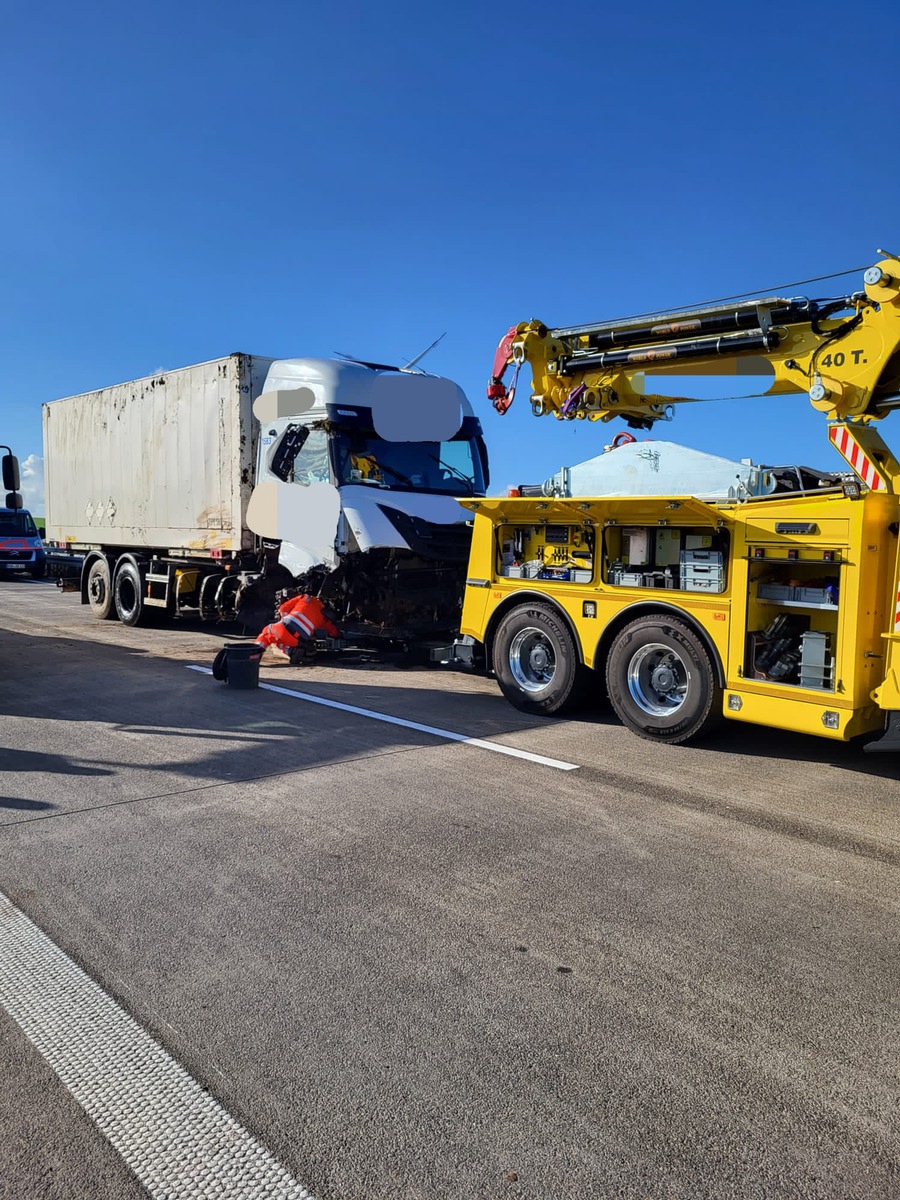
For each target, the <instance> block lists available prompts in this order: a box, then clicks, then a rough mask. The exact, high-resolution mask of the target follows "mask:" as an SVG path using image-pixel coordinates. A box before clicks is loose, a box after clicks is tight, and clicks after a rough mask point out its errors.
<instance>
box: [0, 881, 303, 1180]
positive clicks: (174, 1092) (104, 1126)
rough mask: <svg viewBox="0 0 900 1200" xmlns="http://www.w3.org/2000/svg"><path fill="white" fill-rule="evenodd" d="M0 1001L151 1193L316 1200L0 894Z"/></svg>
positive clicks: (110, 998)
mask: <svg viewBox="0 0 900 1200" xmlns="http://www.w3.org/2000/svg"><path fill="white" fill-rule="evenodd" d="M0 1007H2V1008H4V1009H5V1010H6V1012H7V1013H8V1014H9V1016H10V1017H11V1018H12V1019H13V1021H15V1023H16V1024H17V1025H18V1026H19V1028H20V1029H21V1030H22V1032H23V1033H24V1034H25V1036H26V1037H27V1038H28V1040H29V1041H30V1042H31V1044H32V1045H33V1046H34V1047H35V1049H36V1050H37V1051H38V1053H39V1054H40V1055H41V1056H42V1057H43V1059H44V1061H45V1062H46V1063H47V1064H48V1065H49V1066H50V1067H51V1069H52V1070H53V1071H55V1073H56V1074H57V1075H58V1077H59V1079H60V1080H61V1081H62V1083H63V1085H64V1086H65V1087H66V1088H67V1089H68V1091H69V1092H70V1093H71V1095H72V1096H73V1097H74V1098H75V1100H77V1101H78V1103H79V1104H80V1105H81V1107H82V1108H83V1109H84V1111H85V1112H86V1113H87V1115H88V1116H89V1117H90V1118H91V1120H92V1121H93V1122H94V1124H95V1125H96V1126H97V1128H98V1129H99V1130H100V1132H101V1133H102V1134H103V1135H104V1136H105V1137H106V1138H107V1140H108V1141H109V1142H110V1143H111V1144H112V1146H113V1147H114V1148H115V1149H116V1150H117V1151H118V1152H119V1154H121V1156H122V1158H123V1159H124V1160H125V1162H126V1163H127V1165H128V1166H129V1167H130V1168H131V1170H132V1171H133V1173H134V1174H135V1175H136V1176H137V1178H138V1180H139V1181H140V1183H141V1184H142V1185H143V1186H144V1188H145V1189H146V1191H147V1192H148V1193H149V1195H150V1196H152V1197H153V1198H154V1200H201V1198H202V1197H209V1196H216V1197H221V1198H222V1200H275V1198H276V1197H277V1198H278V1200H312V1197H311V1196H310V1193H309V1192H308V1191H306V1189H305V1188H303V1187H302V1186H301V1185H300V1184H299V1183H298V1182H297V1180H296V1179H294V1177H293V1176H292V1175H291V1174H290V1173H289V1172H288V1171H287V1170H286V1169H285V1168H284V1167H283V1166H282V1165H281V1164H280V1163H279V1162H277V1161H276V1159H275V1158H273V1157H272V1155H271V1154H270V1153H269V1151H268V1150H266V1148H265V1147H264V1146H263V1145H261V1143H260V1142H258V1141H257V1140H256V1139H255V1138H254V1137H253V1136H252V1135H251V1134H250V1133H248V1132H247V1130H246V1129H244V1128H243V1126H242V1125H240V1124H239V1123H238V1122H237V1121H236V1120H235V1119H234V1118H233V1117H231V1116H230V1115H229V1114H228V1113H227V1112H226V1110H225V1109H224V1108H222V1106H221V1105H220V1104H219V1103H218V1102H217V1101H216V1100H214V1099H213V1098H212V1096H210V1095H209V1093H208V1092H206V1091H204V1089H203V1088H202V1087H201V1086H200V1084H199V1083H197V1081H196V1080H195V1079H193V1078H192V1077H191V1076H190V1075H189V1074H188V1073H187V1071H185V1069H184V1068H183V1067H182V1066H180V1065H179V1064H178V1063H177V1062H176V1061H175V1059H174V1058H172V1057H171V1055H170V1054H169V1053H168V1052H167V1051H166V1050H164V1049H163V1048H162V1046H160V1045H159V1044H158V1043H157V1042H156V1041H154V1039H153V1038H152V1037H151V1036H150V1034H149V1033H147V1031H146V1030H144V1029H142V1028H141V1026H140V1025H138V1023H137V1022H136V1021H135V1020H134V1019H133V1018H132V1017H130V1016H129V1015H128V1013H126V1012H125V1010H124V1009H123V1008H121V1007H120V1006H119V1005H118V1004H117V1003H116V1001H115V1000H113V998H112V997H111V996H108V995H107V994H106V992H104V991H103V989H102V988H101V987H100V986H99V984H97V983H95V982H94V981H93V980H92V979H91V978H90V976H88V975H87V974H85V972H84V971H83V970H82V969H81V967H79V966H78V965H77V964H76V963H75V962H73V961H72V959H70V958H69V957H68V955H67V954H66V953H65V952H64V951H63V950H61V949H60V948H59V946H57V945H56V944H55V943H54V942H53V941H51V939H50V938H49V937H48V936H47V935H46V934H45V933H43V932H42V931H41V930H40V929H38V927H37V926H36V925H35V924H34V922H33V921H31V920H29V918H28V917H26V916H25V914H24V913H23V912H21V911H20V910H19V909H18V908H16V906H15V905H14V904H13V903H12V901H11V900H9V899H8V898H7V897H6V896H4V895H3V894H2V893H0Z"/></svg>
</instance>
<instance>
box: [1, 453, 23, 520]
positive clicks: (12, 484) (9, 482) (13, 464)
mask: <svg viewBox="0 0 900 1200" xmlns="http://www.w3.org/2000/svg"><path fill="white" fill-rule="evenodd" d="M2 461H3V486H4V487H5V488H6V489H7V491H10V492H17V491H18V490H19V488H20V486H21V484H20V481H19V460H18V459H17V458H16V456H15V455H14V454H4V455H3V460H2ZM6 507H7V508H17V507H19V506H18V505H12V504H7V506H6Z"/></svg>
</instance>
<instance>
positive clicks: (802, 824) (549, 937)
mask: <svg viewBox="0 0 900 1200" xmlns="http://www.w3.org/2000/svg"><path fill="white" fill-rule="evenodd" d="M228 636H233V634H232V631H228V630H222V629H218V630H217V629H213V631H212V632H208V631H207V630H205V629H202V628H200V627H199V626H198V627H196V628H185V627H177V626H176V627H172V628H169V629H161V628H156V629H153V628H151V629H127V628H125V627H123V626H121V625H119V624H117V623H115V622H98V621H96V620H94V619H93V618H92V617H91V616H90V615H89V613H88V610H87V609H86V608H83V607H82V606H81V605H80V604H79V602H78V598H77V596H72V595H63V594H62V593H60V592H58V591H57V590H56V589H55V588H54V586H53V585H52V583H36V582H32V581H30V580H22V581H17V580H5V581H2V582H0V688H2V693H0V694H2V713H3V717H2V730H3V734H2V737H0V893H2V897H3V899H2V902H0V1063H2V1067H3V1072H2V1078H3V1085H2V1087H0V1137H2V1151H0V1154H2V1164H3V1165H2V1168H0V1196H3V1197H14V1198H15V1200H31V1198H32V1197H34V1198H38V1197H40V1198H41V1200H44V1198H48V1200H49V1198H53V1200H55V1198H63V1197H65V1198H73V1200H75V1198H77V1200H85V1198H93V1197H97V1198H100V1200H107V1198H110V1200H130V1198H131V1197H137V1196H143V1195H147V1194H148V1193H149V1194H151V1195H154V1196H168V1197H170V1198H171V1200H174V1198H175V1197H178V1198H181V1197H185V1198H188V1197H191V1198H192V1197H195V1196H197V1197H199V1196H213V1195H218V1196H227V1197H235V1198H236V1200H250V1198H252V1197H255V1196H260V1197H265V1196H286V1197H289V1196H301V1195H303V1194H304V1190H306V1191H308V1193H309V1194H311V1195H312V1196H313V1197H316V1200H357V1198H359V1200H362V1198H366V1200H381V1198H398V1200H419V1198H423V1200H424V1198H429V1200H431V1198H435V1200H455V1198H457V1197H459V1198H466V1200H472V1198H476V1200H480V1198H484V1200H495V1198H497V1200H500V1198H504V1200H506V1198H508V1200H518V1198H523V1197H527V1198H529V1200H532V1198H533V1200H547V1198H548V1197H552V1198H554V1200H562V1198H568V1197H578V1198H582V1197H640V1196H649V1197H686V1198H687V1197H690V1198H691V1200H695V1198H697V1197H714V1198H719V1197H732V1196H733V1197H770V1196H772V1197H781V1196H784V1197H829V1198H831V1197H896V1196H897V1195H900V1163H898V1158H900V1112H898V1101H900V1083H898V1074H897V1071H898V1062H900V1037H898V1028H900V1015H898V1014H900V1005H898V994H900V989H898V979H900V972H898V901H900V886H898V865H900V837H898V811H900V784H898V781H897V773H898V768H900V763H897V762H896V761H895V759H894V758H892V757H890V756H874V755H873V756H865V755H863V754H862V753H861V751H860V750H859V749H858V748H856V747H847V746H841V745H834V744H831V743H828V742H825V741H823V740H819V739H812V738H809V739H807V738H801V737H795V736H791V735H782V734H778V733H773V732H771V731H767V730H762V729H759V730H756V729H752V728H750V727H748V726H739V725H735V726H731V727H727V728H726V730H725V732H724V733H723V734H721V735H720V736H719V737H718V738H717V739H716V740H715V741H712V742H709V743H706V744H705V745H703V746H702V747H693V748H690V747H689V748H681V747H665V746H654V745H650V744H648V743H645V742H642V741H640V740H638V739H637V738H635V737H633V736H632V735H631V734H629V733H627V732H626V731H625V730H624V729H622V728H621V727H620V726H619V725H618V724H617V723H616V722H615V721H614V719H613V718H612V717H611V716H610V715H609V713H608V712H607V711H605V710H604V709H603V708H602V707H601V708H599V709H597V710H596V711H591V712H588V713H586V714H584V715H583V716H579V717H578V718H577V719H572V720H565V721H542V720H539V719H532V718H528V717H524V716H522V715H521V714H519V713H518V712H516V711H515V710H514V709H512V708H511V707H510V706H508V705H507V703H506V702H505V701H504V700H503V699H502V697H501V696H500V694H499V692H498V690H497V688H496V685H495V684H494V683H493V681H491V680H489V679H485V678H479V677H474V676H467V675H464V674H459V673H447V672H444V671H442V670H440V669H432V670H425V669H401V668H397V667H393V666H388V665H365V666H362V665H359V664H356V665H354V664H341V663H338V664H333V665H327V666H316V667H314V668H294V667H290V666H287V665H285V664H284V663H283V662H275V661H273V662H272V663H271V664H270V665H265V666H264V667H263V670H262V680H263V682H265V683H269V684H274V685H277V686H278V687H279V688H282V689H286V692H287V693H288V694H285V692H282V691H270V690H266V689H262V688H261V689H259V690H246V691H242V690H238V689H235V688H230V687H227V686H225V685H223V684H220V683H217V682H215V681H214V680H213V679H212V678H211V677H210V675H208V674H205V673H203V672H199V671H196V670H190V669H188V668H189V667H190V666H191V665H194V666H201V667H208V666H209V665H210V663H211V661H212V658H213V656H214V654H215V651H216V649H218V647H219V646H220V645H221V644H222V642H223V640H225V639H226V638H227V637H228ZM295 693H296V694H295ZM300 694H302V695H305V696H309V697H312V698H314V699H319V700H329V701H331V702H333V704H334V705H336V706H331V707H329V706H324V705H322V704H316V703H312V702H311V701H310V700H308V699H303V698H302V696H301V695H300ZM342 706H343V707H342ZM350 708H355V709H362V710H366V711H367V712H370V713H379V714H383V715H388V716H392V717H395V718H398V719H399V720H400V721H401V722H409V724H403V723H399V724H397V723H386V722H384V721H379V720H376V719H374V718H373V717H372V716H370V715H366V714H365V713H360V712H353V711H349V709H350ZM416 724H419V725H423V724H424V725H427V726H431V727H436V728H438V729H442V730H446V731H451V732H454V733H456V734H459V735H463V736H465V737H471V738H476V739H481V740H482V741H484V742H488V743H490V744H489V745H487V746H483V745H478V744H472V743H466V742H460V741H455V740H451V739H449V738H447V737H444V736H441V735H439V734H435V733H428V732H424V731H422V730H421V729H417V728H415V727H414V726H415V725H416ZM498 748H500V749H499V750H498ZM503 748H506V749H510V748H511V749H514V750H519V751H522V752H524V753H525V754H526V755H528V754H530V755H534V756H538V757H537V758H528V757H514V756H511V755H509V754H506V753H502V752H501V751H502V749H503ZM542 758H543V759H547V760H551V761H542ZM569 767H574V768H575V769H564V768H569ZM154 1056H155V1057H154ZM204 1106H205V1107H204ZM248 1164H249V1165H248Z"/></svg>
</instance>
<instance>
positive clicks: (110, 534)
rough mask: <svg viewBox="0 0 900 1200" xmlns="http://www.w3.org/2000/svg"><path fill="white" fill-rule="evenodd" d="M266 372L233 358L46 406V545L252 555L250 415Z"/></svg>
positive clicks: (258, 364)
mask: <svg viewBox="0 0 900 1200" xmlns="http://www.w3.org/2000/svg"><path fill="white" fill-rule="evenodd" d="M272 361H273V359H271V358H260V357H257V356H252V355H248V354H232V355H229V356H228V357H227V358H219V359H215V360H213V361H212V362H206V363H200V364H198V365H196V366H190V367H183V368H181V369H180V370H176V371H166V372H160V373H159V374H156V375H151V376H148V377H147V378H145V379H137V380H134V381H133V382H131V383H122V384H117V385H115V386H114V387H107V388H101V389H100V390H99V391H96V392H85V393H83V394H82V395H79V396H70V397H69V398H68V399H65V400H55V401H52V402H51V403H49V404H45V405H44V408H43V421H44V470H45V487H46V505H47V537H48V538H49V539H50V540H52V541H57V542H67V543H70V544H72V545H75V546H99V545H104V546H134V547H147V548H154V549H170V550H182V551H194V552H198V551H199V552H208V551H223V552H228V551H240V550H249V549H252V547H253V543H254V537H253V534H252V532H251V531H250V530H249V529H248V528H247V524H246V512H247V504H248V502H249V499H250V494H251V492H252V490H253V475H254V467H255V458H256V443H257V431H256V423H255V421H254V419H253V415H252V408H253V401H254V400H255V399H256V397H257V396H258V395H259V393H260V391H261V390H262V387H263V383H264V382H265V378H266V373H267V371H268V368H269V365H270V364H271V363H272Z"/></svg>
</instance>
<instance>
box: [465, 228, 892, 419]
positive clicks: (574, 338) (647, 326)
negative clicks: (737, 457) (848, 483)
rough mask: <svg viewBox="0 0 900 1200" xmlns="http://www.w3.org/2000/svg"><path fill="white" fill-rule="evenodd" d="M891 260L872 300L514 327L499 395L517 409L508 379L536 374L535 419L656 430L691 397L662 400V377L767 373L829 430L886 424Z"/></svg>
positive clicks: (752, 303)
mask: <svg viewBox="0 0 900 1200" xmlns="http://www.w3.org/2000/svg"><path fill="white" fill-rule="evenodd" d="M879 254H881V255H883V256H884V257H883V258H882V260H881V261H880V262H878V263H877V264H876V265H875V266H873V267H870V268H869V269H868V270H867V271H866V272H865V275H864V280H863V282H864V290H863V291H859V292H854V293H852V294H850V295H845V296H839V297H836V298H833V299H827V300H809V299H806V298H805V297H795V298H790V299H786V298H784V297H778V296H773V297H767V298H761V299H755V300H749V301H745V302H743V303H740V304H737V305H734V304H731V305H728V304H710V305H700V306H696V307H694V308H690V309H682V310H679V311H671V312H666V313H655V314H648V315H646V316H641V317H630V318H622V319H618V320H613V321H604V322H597V323H595V324H588V325H577V326H572V327H570V328H565V329H549V328H548V327H547V326H546V325H543V324H542V323H541V322H539V321H527V322H523V323H522V324H519V325H515V326H513V327H512V328H511V329H509V330H508V331H507V333H506V334H505V335H504V337H503V339H502V341H501V342H500V345H499V347H498V349H497V353H496V355H495V359H494V368H493V374H492V376H491V380H490V384H489V386H488V397H489V399H491V401H492V402H493V405H494V407H495V408H496V409H497V411H498V412H500V413H505V412H506V411H507V410H508V408H509V406H510V404H511V403H512V400H513V395H514V390H515V389H514V386H513V387H512V388H510V387H507V385H506V384H505V383H504V375H505V372H506V370H507V368H508V367H509V366H510V365H512V366H514V367H515V370H516V374H518V370H519V369H520V368H521V366H523V365H524V364H526V363H527V364H528V365H529V366H530V368H531V374H532V396H531V407H532V411H533V412H534V414H535V415H536V416H544V415H549V414H551V413H552V414H553V415H554V416H555V417H557V418H558V419H560V420H584V419H587V420H589V421H597V420H600V421H610V420H612V419H613V418H614V417H622V418H623V419H624V420H625V421H626V422H627V423H628V424H629V425H630V426H632V427H633V428H639V429H648V428H650V427H651V426H652V425H653V424H654V422H656V421H658V420H661V419H667V418H668V417H669V416H670V414H671V406H673V405H676V404H679V403H686V402H690V401H691V400H692V398H691V397H687V396H683V397H677V396H676V397H672V396H663V395H658V394H654V393H653V391H652V382H653V377H654V376H659V375H666V376H669V375H691V376H696V375H732V374H733V375H745V376H747V375H750V376H760V375H765V376H767V377H768V378H769V381H770V382H769V384H768V386H767V387H766V388H765V389H764V394H765V395H782V394H790V393H794V394H796V393H804V392H805V393H806V394H807V396H808V397H809V401H810V403H811V404H812V405H813V407H814V408H816V409H818V410H819V411H820V412H822V413H823V414H824V415H825V416H826V418H827V419H828V420H830V421H842V422H847V421H849V422H862V423H864V424H865V423H868V422H871V421H877V420H880V419H881V418H883V417H884V416H886V415H887V413H888V412H889V411H891V409H893V408H896V407H900V258H898V257H897V256H894V255H889V254H887V253H886V252H885V251H883V250H880V251H879Z"/></svg>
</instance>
